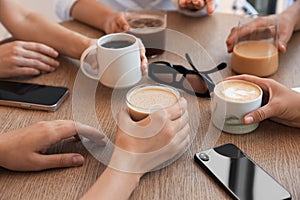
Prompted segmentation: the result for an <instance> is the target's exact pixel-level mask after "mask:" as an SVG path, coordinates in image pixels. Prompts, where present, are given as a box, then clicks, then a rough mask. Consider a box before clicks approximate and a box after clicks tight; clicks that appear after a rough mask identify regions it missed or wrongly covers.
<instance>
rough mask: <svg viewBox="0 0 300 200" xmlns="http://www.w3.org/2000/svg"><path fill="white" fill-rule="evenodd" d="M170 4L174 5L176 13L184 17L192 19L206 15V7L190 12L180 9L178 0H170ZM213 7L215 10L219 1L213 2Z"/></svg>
mask: <svg viewBox="0 0 300 200" xmlns="http://www.w3.org/2000/svg"><path fill="white" fill-rule="evenodd" d="M172 2H173V4H174V6H175V7H176V9H177V11H178V12H180V13H182V14H184V15H187V16H192V17H201V16H205V15H207V12H206V6H204V7H203V8H202V9H201V10H197V11H192V10H188V9H183V8H180V7H179V4H178V2H179V0H172ZM215 5H216V8H217V7H218V5H219V0H215Z"/></svg>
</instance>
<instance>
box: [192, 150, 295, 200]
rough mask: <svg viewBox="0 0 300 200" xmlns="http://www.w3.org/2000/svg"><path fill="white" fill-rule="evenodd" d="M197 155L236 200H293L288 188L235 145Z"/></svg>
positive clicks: (199, 160) (196, 159)
mask: <svg viewBox="0 0 300 200" xmlns="http://www.w3.org/2000/svg"><path fill="white" fill-rule="evenodd" d="M194 158H195V161H196V162H197V163H198V164H200V166H201V167H203V168H204V169H205V170H206V171H207V172H208V173H209V174H210V175H211V176H212V177H213V178H214V179H215V180H216V181H217V182H218V183H220V184H221V185H222V186H223V187H224V188H225V189H226V190H227V192H229V194H230V195H231V196H232V197H233V198H235V199H241V200H261V199H263V200H279V199H280V200H281V199H291V195H290V193H289V192H288V191H287V190H286V189H284V188H283V187H282V186H281V185H280V184H279V183H278V182H277V181H276V180H275V179H273V178H272V177H271V176H270V175H269V174H268V173H267V172H266V171H264V170H263V169H262V168H261V167H259V166H258V165H257V164H256V163H254V162H253V161H252V160H251V159H250V158H249V157H248V156H247V155H245V154H244V153H243V152H242V151H241V150H240V149H239V148H238V147H236V146H235V145H233V144H225V145H222V146H219V147H216V148H213V149H210V150H206V151H202V152H199V153H196V154H195V156H194Z"/></svg>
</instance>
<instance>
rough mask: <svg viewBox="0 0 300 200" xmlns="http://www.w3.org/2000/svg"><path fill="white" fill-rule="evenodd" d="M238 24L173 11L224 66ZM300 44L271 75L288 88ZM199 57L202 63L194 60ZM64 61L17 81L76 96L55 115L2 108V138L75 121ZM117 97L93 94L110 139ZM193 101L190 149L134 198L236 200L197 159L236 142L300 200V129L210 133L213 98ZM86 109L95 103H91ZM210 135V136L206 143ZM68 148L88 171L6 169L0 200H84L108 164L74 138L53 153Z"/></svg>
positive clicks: (299, 37)
mask: <svg viewBox="0 0 300 200" xmlns="http://www.w3.org/2000/svg"><path fill="white" fill-rule="evenodd" d="M237 20H238V17H237V16H234V15H227V14H218V13H216V14H214V15H212V16H210V17H205V18H200V19H199V18H188V17H185V16H182V15H180V14H178V13H169V14H168V27H169V28H170V29H173V30H177V31H179V32H181V33H184V34H186V35H188V36H189V37H191V38H192V39H193V40H195V41H197V42H198V43H200V44H201V45H202V46H203V47H204V48H205V49H206V50H207V52H208V54H209V55H211V57H212V59H213V60H214V62H215V63H219V62H224V61H225V62H227V63H229V64H230V56H231V55H230V54H227V51H226V45H225V40H226V37H227V35H228V34H229V31H230V28H231V27H232V26H234V25H236V23H237ZM63 25H64V26H66V27H68V28H71V29H73V30H76V31H78V32H81V33H84V34H86V35H89V36H92V37H99V36H100V35H102V33H100V32H97V31H95V30H92V29H91V28H89V27H87V26H83V25H82V24H79V23H77V22H67V23H63ZM174 43H177V44H178V48H185V47H183V46H184V45H181V41H175V42H174ZM182 43H184V42H182ZM298 44H300V33H295V34H294V35H293V37H292V39H291V41H290V43H289V46H288V50H287V53H286V54H284V55H280V68H279V70H278V72H277V73H276V74H275V75H273V76H272V77H271V78H273V79H275V80H277V81H280V82H281V83H283V84H285V85H287V86H288V87H296V86H300V79H299V74H300V67H299V65H300V60H299V59H298V55H299V54H300V48H299V45H298ZM193 58H195V59H197V58H196V56H193ZM159 59H168V60H169V61H171V62H177V60H178V62H184V61H182V59H181V60H180V59H178V57H176V56H172V55H167V54H166V55H163V56H162V57H160V58H159ZM60 62H61V66H60V68H59V69H58V70H57V71H55V72H53V73H49V74H44V75H41V76H39V77H34V78H31V79H25V80H24V79H20V80H18V81H24V82H33V83H41V84H48V85H60V86H67V87H69V88H70V89H71V93H72V95H71V97H69V98H68V99H67V100H66V101H65V102H64V103H63V104H62V106H61V108H60V109H59V110H58V111H56V112H54V113H51V112H43V111H33V110H23V109H18V108H9V107H0V130H1V132H2V133H5V132H7V131H10V130H14V129H17V128H20V127H24V126H27V125H30V124H32V123H35V122H38V121H40V120H54V119H74V118H73V117H74V115H73V113H74V112H76V111H78V108H76V107H73V108H72V97H74V93H73V91H72V88H73V87H74V81H75V78H76V75H77V72H78V66H79V64H78V61H74V60H70V59H66V58H64V57H62V58H61V59H60ZM200 65H201V63H198V64H197V66H200ZM209 67H211V66H209ZM231 74H233V73H232V72H231V70H230V68H227V69H225V70H224V71H223V72H221V73H220V75H221V76H222V77H226V76H229V75H231ZM76 80H78V79H76ZM112 94H113V93H112V90H111V89H108V88H104V87H102V86H98V88H97V92H96V94H95V95H96V103H95V108H96V111H97V112H96V115H97V117H98V119H100V120H99V121H100V124H101V126H102V127H103V130H104V131H105V132H106V133H107V134H108V135H110V136H113V133H114V131H115V123H114V120H113V118H112V117H113V114H112V112H111V110H110V106H111V104H112V102H111V101H110V99H111V96H112ZM184 96H185V95H184ZM84 98H85V97H84ZM188 98H190V99H191V100H189V101H190V102H191V104H194V103H196V104H197V105H198V108H196V109H192V110H190V111H189V113H190V118H191V119H190V120H191V123H192V124H196V125H197V127H192V135H194V136H195V137H194V138H193V142H192V145H191V146H190V148H189V149H188V151H186V152H185V154H184V155H183V156H182V157H180V159H178V160H177V161H176V162H174V163H173V164H171V165H169V166H167V167H165V168H163V169H161V170H159V171H155V172H150V173H148V174H146V175H145V176H144V177H143V178H142V180H141V182H140V185H139V187H138V188H137V189H136V190H135V191H134V193H133V194H132V196H131V199H205V200H206V199H230V197H229V196H228V195H227V194H226V193H225V192H224V191H223V189H222V188H220V187H219V186H218V185H217V184H216V183H215V182H214V180H213V179H212V178H210V177H209V176H208V175H207V174H206V173H205V172H204V171H203V170H202V169H201V168H200V167H198V165H197V164H196V163H195V162H194V160H193V155H194V154H195V153H196V152H197V151H199V150H201V149H204V148H208V147H212V146H217V145H221V144H224V143H234V144H236V145H237V146H239V147H240V148H241V149H242V150H244V151H245V152H246V154H248V155H249V156H250V157H251V158H252V159H253V160H255V161H256V162H257V163H258V164H259V165H260V166H262V167H263V168H264V169H265V170H266V171H267V172H269V174H271V175H272V176H273V177H274V178H275V179H276V180H278V181H279V182H280V183H281V184H282V185H283V186H284V187H285V188H287V189H288V190H289V191H290V192H291V194H292V196H293V199H300V175H299V173H300V164H299V160H300V156H299V153H300V145H299V143H300V134H299V129H296V128H290V127H287V126H283V125H280V124H277V123H274V122H272V121H269V120H266V121H264V122H262V123H261V124H260V126H259V128H258V129H256V130H255V131H254V132H252V133H249V134H245V135H231V134H226V133H221V134H217V135H214V134H211V133H210V130H212V128H211V127H210V126H209V124H210V110H209V106H210V100H209V99H203V98H198V99H197V98H195V97H188ZM100 99H101V100H100ZM287 100H288V99H287ZM81 105H82V106H86V107H88V106H89V104H88V103H87V104H84V103H83V104H81ZM91 106H93V105H91ZM79 110H80V109H79ZM81 110H82V109H81ZM197 110H199V112H198V111H197ZM195 111H197V112H198V113H196V112H195ZM82 115H83V116H85V118H86V119H87V120H90V121H93V120H95V119H89V115H87V114H86V113H82ZM205 136H210V137H208V139H207V137H206V139H205ZM203 141H205V142H203ZM69 151H73V152H80V153H81V154H83V155H84V156H85V158H86V161H85V163H84V165H83V166H82V167H76V168H68V169H53V170H45V171H41V172H13V171H9V170H6V169H3V168H0V199H14V200H15V199H31V200H32V199H39V200H40V199H51V200H52V199H78V198H80V197H81V196H82V195H83V194H84V193H85V192H86V191H87V190H88V188H89V187H90V186H91V185H92V184H93V183H94V182H95V181H96V179H97V177H99V176H100V175H101V173H102V171H103V170H104V169H105V165H103V164H101V163H100V162H98V161H97V160H96V159H94V158H93V157H92V156H91V155H90V154H89V152H88V151H87V150H86V149H85V148H84V146H83V145H82V144H81V143H80V142H75V141H74V140H72V139H69V140H65V141H63V142H61V143H60V144H58V145H56V146H55V147H53V148H52V149H51V152H52V153H55V152H69ZM116 181H117V180H116Z"/></svg>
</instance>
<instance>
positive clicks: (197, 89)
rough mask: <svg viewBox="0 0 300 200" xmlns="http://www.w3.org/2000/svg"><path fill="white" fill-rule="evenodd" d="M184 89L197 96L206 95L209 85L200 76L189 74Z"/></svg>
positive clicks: (184, 82)
mask: <svg viewBox="0 0 300 200" xmlns="http://www.w3.org/2000/svg"><path fill="white" fill-rule="evenodd" d="M183 87H184V88H185V89H186V90H188V91H191V92H193V93H195V94H205V93H207V91H208V88H207V85H206V83H205V81H204V80H203V78H202V77H201V76H200V75H196V74H187V75H186V78H185V79H184V81H183Z"/></svg>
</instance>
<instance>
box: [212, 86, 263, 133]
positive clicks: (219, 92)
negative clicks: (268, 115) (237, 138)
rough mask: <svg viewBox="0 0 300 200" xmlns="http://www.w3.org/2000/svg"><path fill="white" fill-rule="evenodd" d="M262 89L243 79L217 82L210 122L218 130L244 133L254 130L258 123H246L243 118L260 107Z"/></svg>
mask: <svg viewBox="0 0 300 200" xmlns="http://www.w3.org/2000/svg"><path fill="white" fill-rule="evenodd" d="M262 95H263V92H262V89H261V88H260V87H259V86H258V85H256V84H254V83H251V82H248V81H243V80H226V81H222V82H220V83H218V84H217V85H216V86H215V89H214V95H213V100H212V122H213V124H214V125H215V126H216V127H217V128H218V129H220V130H223V131H224V132H227V133H233V134H244V133H249V132H251V131H253V130H255V129H256V128H257V127H258V125H259V123H254V124H250V125H246V124H244V122H243V118H244V116H245V115H246V114H248V113H249V112H251V111H253V110H256V109H257V108H259V107H261V103H262Z"/></svg>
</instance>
